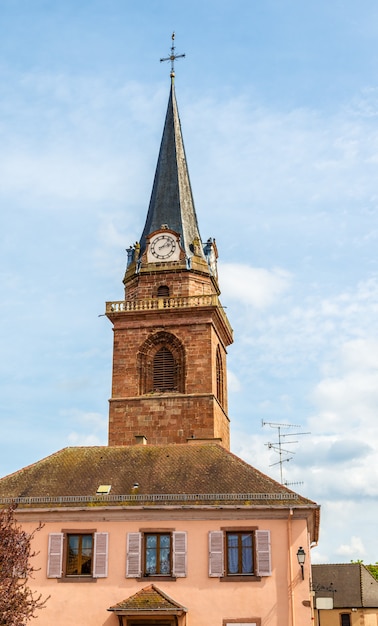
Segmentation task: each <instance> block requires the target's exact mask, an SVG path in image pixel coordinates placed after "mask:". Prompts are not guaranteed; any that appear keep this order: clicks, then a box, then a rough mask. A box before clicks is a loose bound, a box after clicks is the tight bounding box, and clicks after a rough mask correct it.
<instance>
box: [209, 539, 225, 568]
mask: <svg viewBox="0 0 378 626" xmlns="http://www.w3.org/2000/svg"><path fill="white" fill-rule="evenodd" d="M223 545H224V538H223V531H221V530H212V531H210V532H209V576H211V577H213V578H220V577H221V576H223V574H224V566H223V561H224V558H223Z"/></svg>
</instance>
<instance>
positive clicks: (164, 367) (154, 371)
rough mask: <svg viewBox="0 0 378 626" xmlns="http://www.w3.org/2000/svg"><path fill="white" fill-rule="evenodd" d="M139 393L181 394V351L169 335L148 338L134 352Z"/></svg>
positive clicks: (182, 367)
mask: <svg viewBox="0 0 378 626" xmlns="http://www.w3.org/2000/svg"><path fill="white" fill-rule="evenodd" d="M137 358H138V368H139V393H140V394H145V393H147V394H149V393H156V392H158V393H170V392H180V393H185V369H186V368H185V350H184V346H183V345H182V343H181V341H180V340H179V339H178V338H177V337H176V336H175V335H173V334H171V333H167V332H165V331H161V332H158V333H155V334H153V335H151V336H150V337H149V338H148V339H147V340H146V341H145V342H144V344H143V345H142V346H141V347H140V349H139V352H138V357H137Z"/></svg>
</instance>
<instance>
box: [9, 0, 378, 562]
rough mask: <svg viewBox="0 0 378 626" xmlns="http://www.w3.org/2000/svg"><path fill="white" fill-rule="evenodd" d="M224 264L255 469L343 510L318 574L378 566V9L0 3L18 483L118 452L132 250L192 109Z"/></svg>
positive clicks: (335, 513)
mask: <svg viewBox="0 0 378 626" xmlns="http://www.w3.org/2000/svg"><path fill="white" fill-rule="evenodd" d="M173 30H175V32H176V42H175V43H176V51H177V52H178V53H186V58H185V59H180V60H179V61H177V64H176V94H177V100H178V105H179V110H180V116H181V122H182V127H183V135H184V141H185V147H186V152H187V158H188V164H189V171H190V176H191V182H192V187H193V193H194V199H195V203H196V210H197V214H198V218H199V224H200V230H201V235H202V238H203V239H204V240H205V239H207V238H208V237H210V236H212V237H215V238H216V240H217V245H218V249H219V252H220V259H219V274H220V283H221V289H222V303H223V304H224V306H226V307H227V313H228V316H229V319H230V322H231V324H232V326H233V328H234V332H235V343H234V345H233V346H232V347H230V349H229V363H228V364H229V409H230V410H229V413H230V417H231V420H232V422H231V423H232V450H233V451H234V452H235V453H237V454H239V455H240V456H242V457H243V458H244V459H246V460H247V461H249V462H251V463H252V464H253V465H255V466H256V467H258V468H259V469H260V470H262V471H264V472H266V473H268V474H270V475H272V476H273V477H274V478H276V479H278V480H279V468H278V466H277V465H274V463H276V461H277V455H276V454H275V453H274V452H273V451H272V450H271V449H269V447H268V446H267V445H266V444H267V443H268V442H272V441H274V439H275V435H276V433H275V431H274V430H273V429H271V428H269V426H264V427H262V425H261V424H262V421H264V422H278V423H285V424H299V425H300V426H301V430H302V431H303V432H310V433H311V434H310V435H305V436H303V437H300V438H299V439H300V442H299V443H298V444H295V446H294V448H293V450H294V451H295V455H294V458H293V459H292V460H291V461H290V462H289V463H286V464H285V465H284V468H283V471H284V479H285V480H287V481H288V482H297V483H300V485H299V486H298V487H295V488H296V489H297V490H298V491H300V492H301V493H303V494H304V495H306V496H308V497H310V498H312V499H314V500H316V501H317V502H319V503H320V504H321V505H322V525H321V538H320V543H319V546H318V547H317V548H315V549H314V550H313V560H314V561H315V562H326V561H333V562H336V561H338V562H343V561H346V562H348V561H349V560H350V559H364V561H365V562H366V563H368V562H375V561H377V560H378V538H377V533H376V519H377V514H378V503H377V496H378V470H377V463H376V447H377V442H378V420H377V415H378V322H377V319H378V316H377V312H378V266H377V243H378V241H377V240H378V223H377V212H378V210H377V207H378V189H377V169H378V124H377V120H378V78H377V76H378V74H377V69H378V46H377V40H378V7H377V5H376V3H375V2H373V1H369V0H365V1H364V2H363V3H360V4H359V5H358V6H357V4H356V3H355V2H352V1H349V0H343V2H341V1H339V0H334V1H333V2H326V1H325V0H319V1H318V2H316V3H315V2H303V1H302V0H301V1H299V0H280V1H278V0H276V1H273V0H270V1H269V0H254V2H250V1H242V0H233V2H230V1H227V2H226V1H223V2H222V1H220V0H217V2H215V1H214V2H213V1H212V0H207V1H206V2H203V1H202V2H199V1H197V0H191V1H190V2H189V1H188V2H186V1H181V2H176V3H172V2H166V1H165V0H161V1H159V2H154V1H152V0H151V1H150V2H145V3H142V4H141V3H140V4H139V6H137V3H135V2H129V1H127V0H123V1H122V0H107V1H106V2H105V1H104V0H102V1H96V0H92V1H89V0H88V1H87V0H81V1H80V3H78V2H74V1H71V0H65V1H64V2H56V1H53V0H45V1H42V0H32V1H30V0H0V207H1V210H0V236H1V246H0V261H1V265H0V288H1V294H2V307H1V309H0V311H1V313H0V315H1V321H0V347H1V354H2V358H1V362H0V403H1V404H0V406H1V427H2V444H1V456H0V474H1V475H5V474H8V473H10V472H12V471H15V470H17V469H19V468H21V467H23V466H24V465H27V464H29V463H32V462H35V461H36V460H38V459H40V458H42V457H44V456H46V455H48V454H51V453H52V452H54V451H56V450H58V449H60V448H62V447H64V446H67V445H91V444H95V445H96V444H105V443H106V439H107V413H108V402H107V400H108V397H109V395H110V384H111V358H112V331H111V325H110V324H109V322H108V321H107V319H106V318H105V317H102V314H103V313H104V309H105V305H104V303H105V301H106V300H119V299H121V298H122V296H123V289H122V287H123V286H122V277H123V273H124V269H125V263H126V253H125V248H127V247H128V246H129V245H130V244H131V243H132V242H134V241H136V240H137V239H138V238H139V237H140V234H141V232H142V228H143V224H144V219H145V216H146V212H147V207H148V202H149V196H150V193H151V188H152V181H153V175H154V168H155V165H156V159H157V154H158V149H159V143H160V138H161V133H162V129H163V121H164V115H165V110H166V105H167V100H168V92H169V69H170V68H169V64H160V63H159V59H160V58H161V57H162V56H168V54H169V51H170V45H171V39H170V37H171V33H172V31H173Z"/></svg>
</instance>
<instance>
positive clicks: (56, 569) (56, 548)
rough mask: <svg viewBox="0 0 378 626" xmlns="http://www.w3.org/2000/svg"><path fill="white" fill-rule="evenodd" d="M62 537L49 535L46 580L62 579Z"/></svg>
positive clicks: (61, 534)
mask: <svg viewBox="0 0 378 626" xmlns="http://www.w3.org/2000/svg"><path fill="white" fill-rule="evenodd" d="M63 536H64V535H63V533H50V534H49V547H48V558H47V578H61V577H62V564H63Z"/></svg>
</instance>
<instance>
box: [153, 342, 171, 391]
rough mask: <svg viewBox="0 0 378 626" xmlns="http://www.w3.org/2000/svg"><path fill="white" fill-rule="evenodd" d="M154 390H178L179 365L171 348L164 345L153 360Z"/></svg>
mask: <svg viewBox="0 0 378 626" xmlns="http://www.w3.org/2000/svg"><path fill="white" fill-rule="evenodd" d="M152 377H153V390H154V391H177V367H176V362H175V358H174V356H173V354H172V352H171V351H170V350H168V348H166V347H165V346H162V347H161V348H160V350H158V351H157V352H156V354H155V356H154V360H153V374H152Z"/></svg>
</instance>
